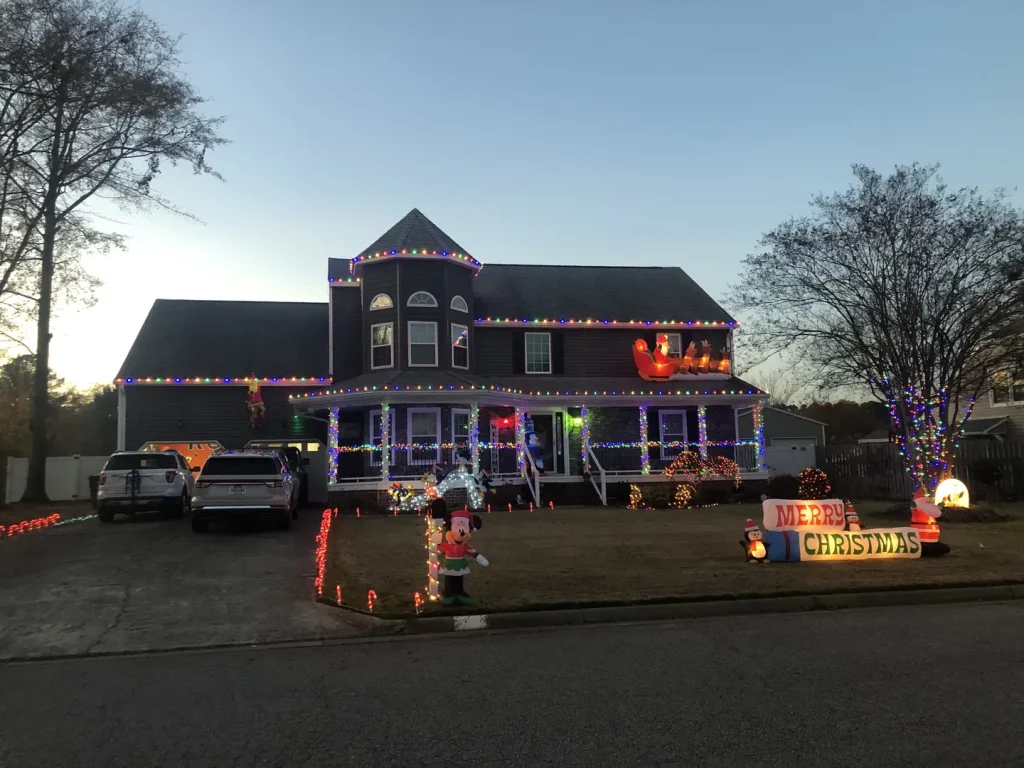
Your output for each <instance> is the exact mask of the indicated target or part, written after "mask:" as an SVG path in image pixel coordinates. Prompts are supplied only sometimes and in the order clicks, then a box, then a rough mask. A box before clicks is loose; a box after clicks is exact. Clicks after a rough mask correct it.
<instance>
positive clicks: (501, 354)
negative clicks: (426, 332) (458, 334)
mask: <svg viewBox="0 0 1024 768" xmlns="http://www.w3.org/2000/svg"><path fill="white" fill-rule="evenodd" d="M536 330H537V331H550V332H551V334H552V351H553V352H557V351H558V344H557V343H555V337H556V336H560V337H561V340H562V343H561V349H562V361H561V362H562V365H563V371H562V372H563V373H564V375H565V376H635V375H636V363H635V361H634V360H633V342H634V341H636V340H637V339H641V338H642V339H645V340H647V344H648V347H650V348H653V347H654V342H655V337H656V336H657V332H656V331H652V330H648V329H643V330H641V329H628V328H623V329H619V328H615V329H611V328H591V329H575V328H574V329H567V328H552V329H548V328H538V329H536ZM528 332H530V329H521V328H487V327H483V328H477V329H476V363H477V365H476V373H477V374H479V375H481V376H485V377H486V376H508V375H512V374H517V373H522V372H523V361H522V360H519V357H520V356H521V355H522V354H523V352H522V349H523V342H522V339H523V338H524V334H526V333H528ZM675 332H676V331H673V333H675ZM678 333H679V334H680V336H681V341H682V345H683V349H685V348H686V346H687V345H688V344H689V343H690V342H691V341H693V342H694V343H695V344H696V345H697V347H698V348H700V344H701V342H702V341H704V340H707V341H708V343H709V344H711V347H712V349H713V350H715V352H716V353H718V351H719V350H720V349H721V348H722V347H724V346H725V343H726V338H727V336H728V332H727V331H725V330H722V329H713V330H702V331H689V330H683V331H678ZM558 362H559V361H558V360H555V361H553V366H552V367H553V369H554V371H555V374H558V373H559V371H558Z"/></svg>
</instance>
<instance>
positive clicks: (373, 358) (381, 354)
mask: <svg viewBox="0 0 1024 768" xmlns="http://www.w3.org/2000/svg"><path fill="white" fill-rule="evenodd" d="M394 333H395V325H394V323H377V324H376V325H371V326H370V368H371V370H376V369H378V368H393V367H394V365H395V335H394Z"/></svg>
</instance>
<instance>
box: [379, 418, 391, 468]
mask: <svg viewBox="0 0 1024 768" xmlns="http://www.w3.org/2000/svg"><path fill="white" fill-rule="evenodd" d="M380 435H381V451H380V474H381V477H385V478H386V477H389V476H390V474H391V406H390V405H388V404H387V403H384V404H382V405H381V407H380Z"/></svg>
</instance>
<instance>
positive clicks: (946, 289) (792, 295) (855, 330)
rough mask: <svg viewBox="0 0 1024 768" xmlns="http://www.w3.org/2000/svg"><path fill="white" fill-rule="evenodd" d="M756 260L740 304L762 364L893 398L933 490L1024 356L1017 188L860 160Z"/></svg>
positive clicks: (901, 435)
mask: <svg viewBox="0 0 1024 768" xmlns="http://www.w3.org/2000/svg"><path fill="white" fill-rule="evenodd" d="M853 171H854V175H855V177H856V183H855V184H854V185H853V186H852V187H851V188H850V189H849V190H847V191H845V192H841V193H837V194H834V195H831V196H825V195H820V196H818V197H816V198H814V199H813V200H812V208H813V210H814V213H813V214H812V216H810V217H806V218H795V219H791V220H789V221H787V222H784V223H783V224H781V225H780V226H778V227H777V228H776V229H774V230H773V231H771V232H769V233H768V234H767V235H765V236H764V238H763V239H762V241H761V243H760V244H761V246H762V249H763V250H762V251H761V252H760V253H756V254H753V255H750V256H748V257H747V258H746V259H745V260H744V266H743V270H742V272H741V276H740V281H739V284H738V285H737V286H735V288H734V295H733V297H732V298H733V299H734V303H735V304H736V305H737V306H738V307H739V308H740V309H741V310H743V311H745V312H747V313H749V318H750V319H749V320H748V322H747V323H745V325H744V328H745V329H746V333H745V341H746V343H745V348H746V349H747V350H748V351H750V352H752V353H753V356H754V359H753V360H751V362H752V363H754V364H756V363H758V362H761V361H763V360H767V359H768V358H770V357H773V356H780V357H781V358H782V359H783V360H785V361H786V362H787V363H789V364H790V365H789V367H790V368H792V369H799V371H800V373H801V375H802V380H803V381H804V382H806V383H807V384H808V385H819V386H821V387H827V388H828V389H830V390H833V391H834V390H835V389H837V388H841V387H853V388H858V389H860V390H862V391H867V392H870V393H871V394H873V395H874V396H875V397H877V398H878V399H880V400H885V401H887V402H888V403H889V410H890V416H891V418H892V420H893V424H894V426H895V427H896V429H895V431H896V433H897V437H896V441H897V444H898V445H899V446H900V449H901V452H902V454H903V457H904V462H905V466H906V470H907V472H908V473H910V474H911V475H912V476H913V478H914V481H915V484H916V485H917V486H918V487H922V488H926V489H927V490H928V491H931V490H933V489H934V487H935V485H936V484H937V483H938V481H939V480H940V479H942V478H943V477H944V476H946V475H948V474H949V473H950V472H951V470H952V461H953V449H954V448H955V447H956V444H957V442H958V440H959V439H960V435H961V434H962V431H963V426H964V422H965V421H966V420H967V418H968V417H969V415H970V403H971V402H973V400H974V399H975V398H976V397H978V396H979V395H980V394H982V393H984V392H986V391H987V390H988V389H989V388H991V387H992V384H993V377H994V376H996V375H1002V374H1001V372H1003V371H1007V370H1012V369H1013V368H1015V367H1019V365H1018V363H1019V362H1020V361H1021V360H1022V359H1024V354H1022V353H1024V333H1022V331H1024V324H1022V323H1021V318H1020V297H1021V295H1022V292H1024V213H1022V212H1021V211H1019V210H1017V209H1015V208H1014V207H1013V206H1012V205H1011V204H1010V203H1009V201H1008V198H1007V195H1006V194H1005V193H1002V192H997V193H996V194H995V195H993V196H992V197H983V196H981V195H980V194H979V193H978V192H977V190H975V189H970V188H967V189H960V190H956V191H953V190H950V189H948V188H947V187H946V186H945V185H944V184H943V182H942V181H941V179H939V178H938V176H937V175H936V174H937V168H936V167H928V166H920V165H912V166H909V167H897V168H896V169H895V171H894V172H893V173H892V174H891V175H889V176H882V175H881V174H879V173H877V172H875V171H873V170H871V169H869V168H867V167H865V166H861V165H857V166H854V168H853Z"/></svg>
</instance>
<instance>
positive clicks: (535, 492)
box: [523, 450, 540, 507]
mask: <svg viewBox="0 0 1024 768" xmlns="http://www.w3.org/2000/svg"><path fill="white" fill-rule="evenodd" d="M523 456H524V457H525V461H524V462H523V479H524V480H526V484H527V485H528V486H530V495H532V496H533V503H534V504H535V505H536V506H538V507H539V506H540V475H539V474H538V472H537V464H536V463H535V462H534V460H533V454H531V453H530V452H529V451H525V450H524V451H523Z"/></svg>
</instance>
